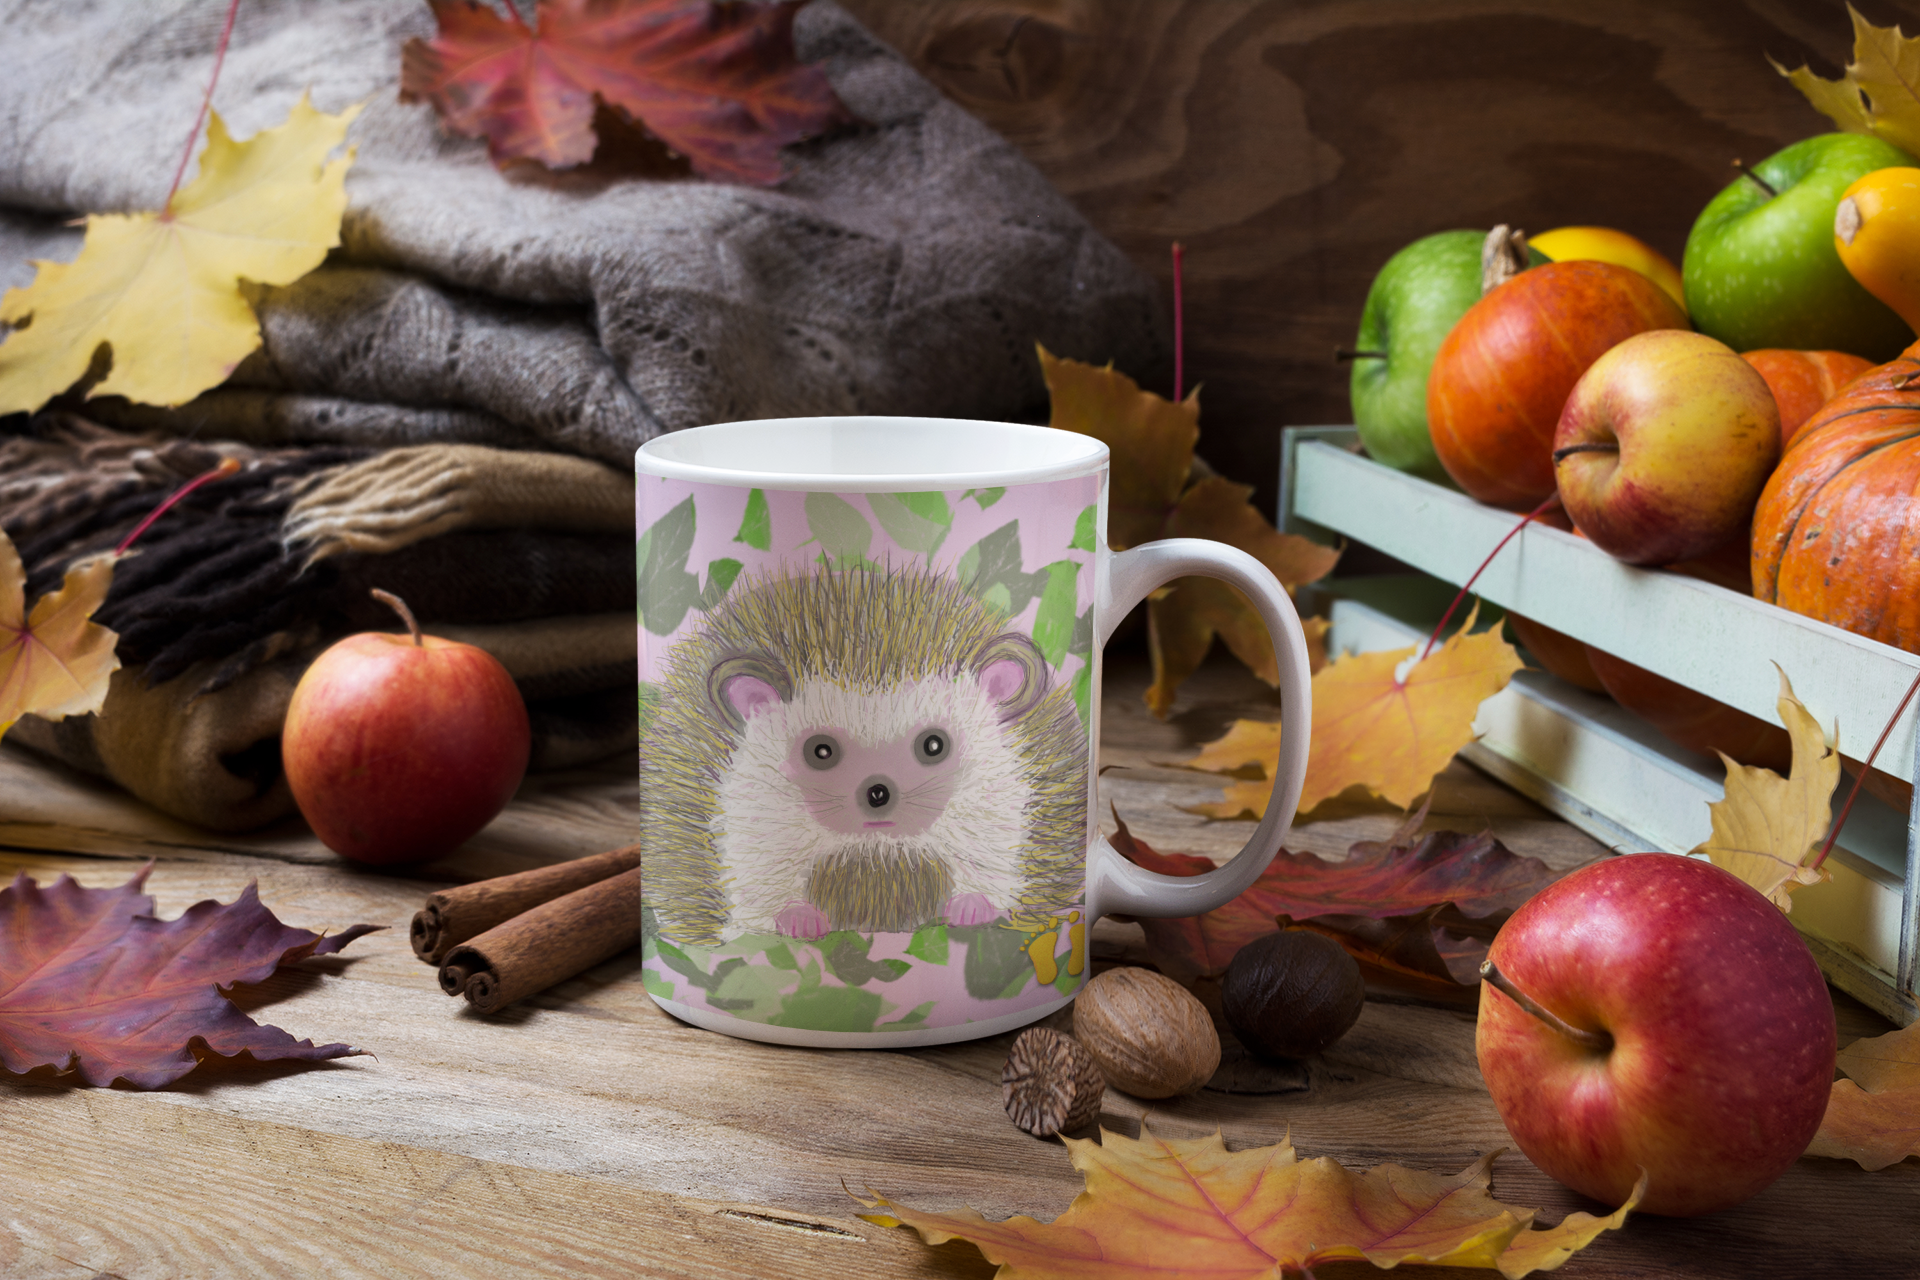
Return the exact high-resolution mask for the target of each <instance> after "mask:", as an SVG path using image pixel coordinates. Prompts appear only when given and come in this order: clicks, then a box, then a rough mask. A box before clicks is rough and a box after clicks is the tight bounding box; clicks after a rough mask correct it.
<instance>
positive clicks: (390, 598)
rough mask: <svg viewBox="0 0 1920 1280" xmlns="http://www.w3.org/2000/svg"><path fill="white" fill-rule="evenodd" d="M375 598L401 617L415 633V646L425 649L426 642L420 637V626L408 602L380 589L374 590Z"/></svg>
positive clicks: (408, 628)
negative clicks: (408, 606)
mask: <svg viewBox="0 0 1920 1280" xmlns="http://www.w3.org/2000/svg"><path fill="white" fill-rule="evenodd" d="M373 598H374V599H375V600H378V601H379V602H380V603H381V604H383V605H386V606H387V608H389V609H391V610H393V611H394V612H395V613H397V614H399V615H400V618H401V620H402V621H404V622H405V623H406V624H407V630H408V631H411V632H412V633H413V644H414V647H415V648H424V647H425V643H426V642H425V641H424V640H422V639H421V636H420V624H419V623H418V622H415V621H414V618H413V610H411V609H409V608H407V602H406V601H405V600H402V599H401V598H400V597H399V596H397V595H395V594H393V592H391V591H382V590H381V589H380V588H378V587H375V588H374V589H373Z"/></svg>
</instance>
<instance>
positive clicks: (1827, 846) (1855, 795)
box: [1807, 675, 1920, 871]
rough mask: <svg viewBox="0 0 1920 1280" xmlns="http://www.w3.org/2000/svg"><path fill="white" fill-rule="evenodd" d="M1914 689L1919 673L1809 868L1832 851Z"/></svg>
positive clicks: (1815, 868) (1918, 684)
mask: <svg viewBox="0 0 1920 1280" xmlns="http://www.w3.org/2000/svg"><path fill="white" fill-rule="evenodd" d="M1916 691H1920V675H1916V676H1914V678H1913V683H1911V684H1909V685H1908V686H1907V695H1906V697H1904V698H1902V699H1900V705H1899V706H1897V707H1895V708H1894V709H1893V715H1892V716H1890V717H1888V719H1887V725H1886V728H1884V729H1882V730H1880V737H1879V738H1878V739H1877V740H1876V741H1875V742H1874V744H1873V750H1871V751H1869V752H1867V758H1866V759H1865V760H1863V761H1861V762H1860V772H1858V773H1857V774H1855V775H1854V777H1853V788H1852V789H1851V790H1850V791H1848V792H1847V802H1846V803H1845V804H1843V805H1841V806H1840V816H1839V817H1837V818H1835V819H1834V820H1833V825H1832V826H1831V827H1829V828H1827V838H1826V840H1825V842H1824V843H1822V844H1821V846H1820V856H1819V857H1817V858H1815V859H1814V860H1813V861H1812V862H1810V863H1808V864H1807V867H1808V869H1809V870H1811V871H1818V870H1819V869H1820V864H1821V863H1823V862H1825V861H1826V860H1827V855H1828V854H1829V853H1832V852H1833V842H1834V841H1835V840H1838V839H1839V838H1840V828H1841V827H1844V826H1846V825H1847V815H1848V814H1850V813H1852V812H1853V802H1854V801H1855V800H1857V799H1859V798H1860V787H1861V785H1862V784H1863V783H1865V782H1866V780H1867V771H1868V770H1870V769H1872V768H1873V761H1874V758H1875V757H1876V756H1878V755H1879V754H1880V748H1882V747H1884V746H1886V745H1887V738H1888V737H1889V736H1891V735H1892V733H1893V726H1895V725H1896V724H1899V723H1900V717H1901V715H1903V714H1904V713H1905V712H1906V709H1907V704H1908V703H1909V702H1912V701H1913V695H1914V693H1915V692H1916Z"/></svg>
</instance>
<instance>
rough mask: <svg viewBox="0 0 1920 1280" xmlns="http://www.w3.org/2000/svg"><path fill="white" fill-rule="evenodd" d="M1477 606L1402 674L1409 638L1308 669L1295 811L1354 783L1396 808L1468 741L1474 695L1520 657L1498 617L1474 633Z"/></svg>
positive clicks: (1478, 697)
mask: <svg viewBox="0 0 1920 1280" xmlns="http://www.w3.org/2000/svg"><path fill="white" fill-rule="evenodd" d="M1479 612H1480V606H1479V605H1477V604H1476V605H1475V606H1474V608H1473V611H1472V612H1471V613H1469V614H1468V615H1467V621H1466V624H1465V625H1464V626H1462V627H1461V628H1460V630H1459V632H1458V633H1457V634H1455V635H1454V636H1453V637H1452V638H1451V639H1449V640H1448V641H1447V642H1446V643H1445V644H1443V645H1441V646H1440V647H1439V648H1438V649H1436V650H1434V651H1433V652H1432V653H1430V654H1428V655H1427V656H1426V657H1424V658H1422V659H1420V660H1419V661H1418V662H1416V663H1414V665H1413V666H1412V667H1411V668H1409V669H1408V670H1407V672H1406V674H1405V675H1396V674H1395V672H1396V671H1397V670H1398V668H1399V666H1400V664H1401V663H1402V662H1404V661H1406V660H1407V659H1408V658H1410V657H1412V656H1413V654H1414V652H1415V650H1414V649H1412V648H1408V649H1393V650H1388V651H1386V652H1384V653H1359V654H1353V655H1350V656H1347V657H1343V658H1336V659H1334V660H1333V661H1332V662H1330V663H1328V664H1327V666H1326V667H1325V668H1324V669H1323V670H1321V671H1320V672H1319V674H1317V675H1315V676H1314V677H1313V745H1312V749H1311V751H1310V752H1309V753H1308V756H1307V783H1306V787H1305V789H1304V790H1303V791H1302V792H1301V795H1300V809H1301V812H1303V813H1304V812H1306V811H1307V810H1309V809H1311V808H1313V807H1314V806H1315V805H1317V804H1319V803H1320V802H1321V801H1322V800H1325V799H1328V798H1330V797H1332V796H1337V795H1339V794H1340V793H1341V792H1342V791H1345V790H1346V789H1347V788H1348V787H1351V786H1355V785H1361V786H1364V787H1366V789H1367V790H1368V791H1370V792H1372V793H1373V794H1375V795H1377V796H1380V797H1381V798H1382V799H1384V800H1386V801H1388V802H1389V803H1391V804H1396V805H1398V806H1400V807H1401V808H1402V809H1404V808H1406V807H1407V806H1409V805H1411V804H1412V803H1413V802H1414V801H1415V800H1417V799H1418V798H1419V797H1420V794H1421V793H1422V792H1424V791H1426V790H1427V788H1428V787H1430V786H1431V785H1432V784H1433V776H1434V775H1435V774H1437V773H1439V772H1440V771H1441V770H1442V769H1444V768H1446V767H1447V762H1448V761H1450V760H1452V759H1453V756H1454V753H1455V752H1457V751H1458V750H1460V748H1461V747H1464V746H1466V745H1467V744H1468V743H1469V742H1472V741H1473V738H1474V733H1473V717H1474V715H1475V713H1477V712H1478V711H1479V710H1480V704H1481V703H1483V702H1485V701H1486V700H1487V699H1488V698H1491V697H1492V696H1493V695H1494V694H1496V693H1498V692H1500V690H1502V689H1504V688H1506V687H1507V681H1509V680H1511V679H1512V678H1513V673H1514V672H1516V671H1518V670H1520V668H1521V667H1523V666H1525V665H1526V664H1525V663H1523V662H1521V661H1520V655H1519V653H1517V652H1516V651H1515V650H1514V647H1513V646H1512V645H1510V644H1508V643H1507V642H1506V641H1505V640H1503V639H1501V638H1500V629H1499V628H1498V627H1492V628H1489V629H1488V630H1486V631H1483V632H1481V633H1480V634H1479V635H1474V634H1472V632H1473V623H1474V619H1475V618H1476V617H1477V616H1478V615H1479Z"/></svg>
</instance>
